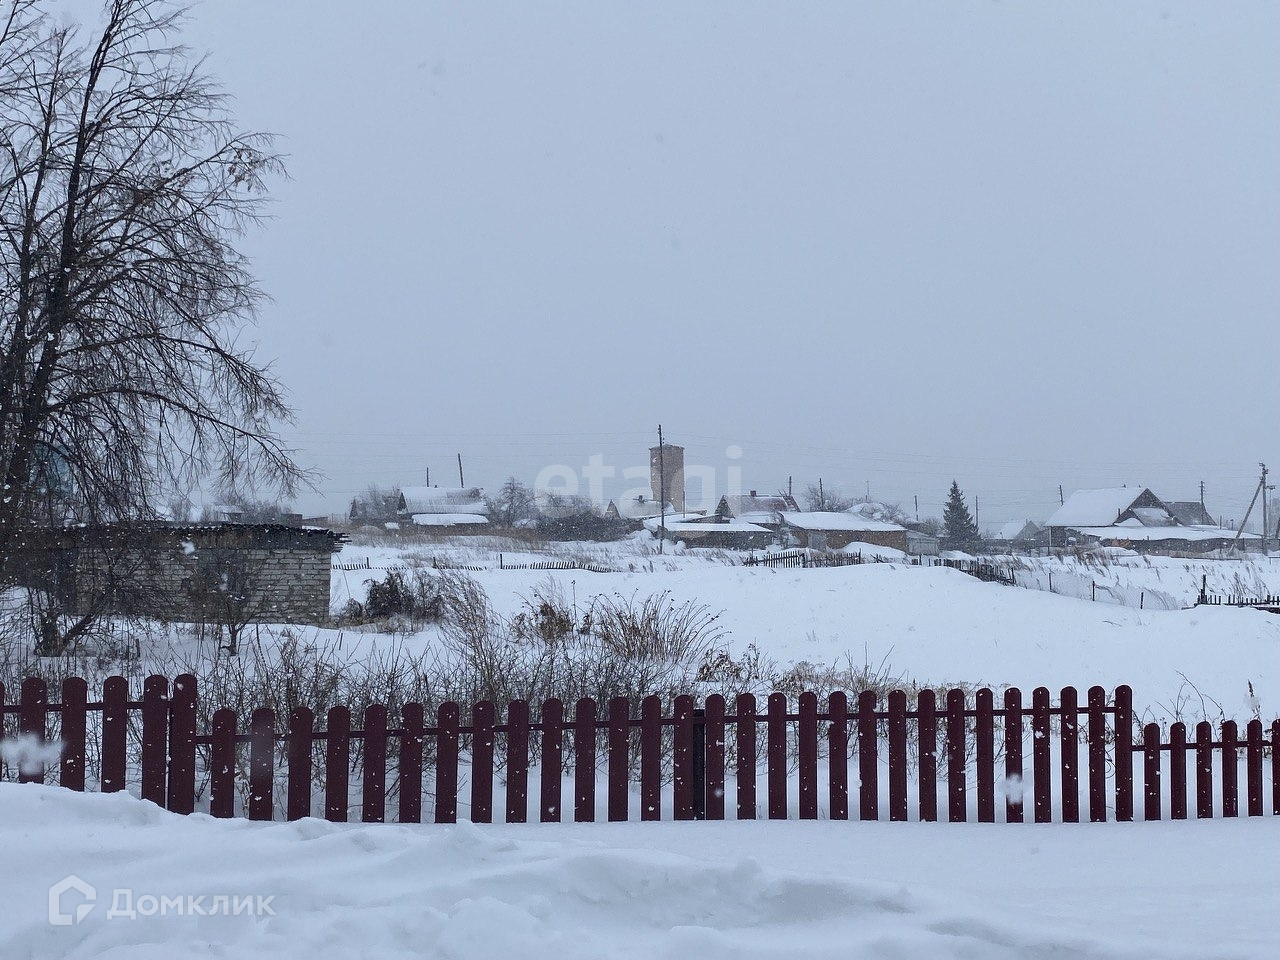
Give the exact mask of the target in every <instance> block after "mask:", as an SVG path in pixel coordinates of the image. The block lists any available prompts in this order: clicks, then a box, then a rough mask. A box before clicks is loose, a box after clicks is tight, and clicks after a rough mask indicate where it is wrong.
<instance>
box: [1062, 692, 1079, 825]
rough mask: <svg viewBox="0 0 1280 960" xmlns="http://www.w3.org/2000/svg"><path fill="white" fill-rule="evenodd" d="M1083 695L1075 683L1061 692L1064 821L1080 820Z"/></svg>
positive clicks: (1075, 821) (1076, 821)
mask: <svg viewBox="0 0 1280 960" xmlns="http://www.w3.org/2000/svg"><path fill="white" fill-rule="evenodd" d="M1079 711H1080V698H1079V696H1078V694H1077V693H1076V688H1075V687H1063V688H1062V692H1061V693H1060V694H1059V695H1058V718H1059V722H1058V731H1059V737H1058V749H1059V760H1060V773H1061V780H1062V822H1063V823H1079V822H1080V739H1079V737H1080V712H1079Z"/></svg>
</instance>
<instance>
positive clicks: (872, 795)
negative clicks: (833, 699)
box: [858, 690, 880, 820]
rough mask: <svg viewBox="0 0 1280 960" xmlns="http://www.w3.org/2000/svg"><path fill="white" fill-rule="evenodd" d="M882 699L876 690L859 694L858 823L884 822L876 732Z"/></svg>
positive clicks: (877, 733)
mask: <svg viewBox="0 0 1280 960" xmlns="http://www.w3.org/2000/svg"><path fill="white" fill-rule="evenodd" d="M878 705H879V699H878V698H877V697H876V692H875V691H874V690H863V691H862V692H861V693H859V694H858V779H859V780H860V781H861V783H859V785H858V819H859V820H879V819H880V786H879V783H878V776H879V772H880V768H879V760H878V749H877V748H878V745H879V731H878V730H877V729H876V707H877V706H878Z"/></svg>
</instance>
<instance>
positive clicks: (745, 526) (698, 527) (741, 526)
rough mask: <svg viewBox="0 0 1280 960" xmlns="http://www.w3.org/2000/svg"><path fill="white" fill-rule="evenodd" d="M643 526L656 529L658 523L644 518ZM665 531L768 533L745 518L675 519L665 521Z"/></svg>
mask: <svg viewBox="0 0 1280 960" xmlns="http://www.w3.org/2000/svg"><path fill="white" fill-rule="evenodd" d="M645 526H646V527H648V528H649V529H650V530H654V531H657V530H658V529H660V528H659V524H658V522H657V521H656V520H646V521H645ZM667 533H668V534H673V533H685V534H694V535H698V534H708V533H769V530H767V529H766V528H764V527H762V526H760V525H759V524H756V523H747V522H746V521H745V520H737V519H734V520H729V521H728V522H725V523H699V522H698V521H696V520H676V521H674V522H673V521H671V520H668V521H667Z"/></svg>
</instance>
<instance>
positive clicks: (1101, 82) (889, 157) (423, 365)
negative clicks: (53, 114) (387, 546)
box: [187, 0, 1280, 526]
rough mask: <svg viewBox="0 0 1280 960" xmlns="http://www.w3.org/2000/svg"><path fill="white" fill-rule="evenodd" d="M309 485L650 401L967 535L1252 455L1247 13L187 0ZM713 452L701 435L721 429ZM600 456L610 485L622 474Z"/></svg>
mask: <svg viewBox="0 0 1280 960" xmlns="http://www.w3.org/2000/svg"><path fill="white" fill-rule="evenodd" d="M187 39H188V40H189V42H190V43H192V44H193V45H194V46H195V47H196V48H198V49H202V50H207V51H208V52H209V54H210V57H209V64H210V68H211V69H212V71H213V72H215V73H216V74H217V75H219V76H220V77H221V78H222V80H223V81H224V83H225V85H226V87H227V88H228V89H229V91H230V92H231V93H233V94H234V95H235V96H236V97H237V100H238V104H237V108H236V109H237V113H238V115H239V118H240V120H241V121H242V123H243V124H244V125H246V126H248V127H252V128H257V129H266V130H271V131H274V132H276V133H278V134H280V136H281V138H282V139H281V143H280V145H281V148H282V150H283V151H284V152H285V153H286V154H288V157H289V159H288V167H289V171H290V174H291V177H292V179H291V180H290V181H288V182H285V183H280V184H278V185H277V187H276V190H275V196H276V198H277V202H276V204H275V207H274V215H275V216H276V218H277V219H276V220H275V222H274V223H273V224H271V225H270V227H269V228H268V229H267V230H265V231H264V232H261V233H259V234H255V235H254V236H252V237H251V238H249V239H248V241H247V249H248V250H249V252H250V253H251V254H252V256H253V257H254V260H255V262H256V265H257V271H258V274H259V276H260V278H261V281H262V284H263V286H264V287H265V289H266V290H267V292H268V293H269V294H270V295H271V296H272V297H273V298H274V302H273V303H272V304H271V305H270V306H269V307H268V308H267V309H266V310H265V312H264V314H263V316H262V318H261V325H260V327H259V328H258V330H257V331H256V332H255V334H254V335H255V336H256V337H257V338H258V340H259V343H260V347H259V355H260V357H262V358H263V359H268V358H270V359H274V360H275V362H276V370H277V371H278V373H279V375H280V377H281V378H282V379H283V380H284V382H285V383H286V384H287V386H288V388H289V390H290V392H291V395H292V399H293V403H294V405H295V407H296V409H297V415H298V419H297V425H296V429H292V430H290V432H289V436H290V437H291V438H292V439H293V440H294V441H295V443H296V446H297V448H298V452H299V456H300V459H301V460H302V461H303V462H304V463H306V464H308V465H313V466H315V467H317V468H319V469H320V470H321V471H323V473H324V474H325V475H326V479H325V480H323V481H322V483H321V492H322V493H323V494H324V498H323V499H321V498H320V497H319V496H318V495H317V496H308V497H305V498H304V499H303V500H302V502H301V503H300V506H301V507H302V508H303V509H305V510H306V511H308V512H324V511H340V510H343V509H344V508H345V506H346V503H347V501H348V500H349V498H350V496H351V495H352V493H353V492H354V491H355V490H357V489H360V488H363V487H364V486H365V485H366V484H368V483H370V482H378V483H381V484H395V483H402V484H409V483H421V482H423V480H424V476H425V472H426V470H427V469H428V468H430V470H431V472H432V477H431V478H432V481H433V482H440V483H445V482H453V481H454V480H456V476H457V464H456V460H455V455H456V454H457V453H459V452H461V453H462V455H463V462H464V466H465V470H466V480H467V482H468V484H473V483H477V484H485V485H488V486H497V485H498V484H500V483H501V481H502V479H503V478H504V477H505V476H507V475H508V474H515V475H517V476H519V477H520V478H521V479H524V480H525V481H527V482H532V481H533V480H534V478H535V477H536V476H537V475H538V473H539V471H541V470H542V469H543V468H545V467H548V466H550V465H553V464H565V465H567V466H571V467H574V468H575V469H579V470H580V469H581V467H582V466H583V465H584V464H587V463H588V458H589V457H590V456H591V455H593V454H601V455H602V456H603V458H604V463H605V464H606V465H612V466H614V467H615V468H616V469H617V470H618V471H619V477H620V476H621V469H622V468H624V467H627V466H638V465H644V464H646V462H647V452H646V451H647V447H648V446H649V445H650V444H651V443H652V442H653V441H654V438H655V432H656V428H657V425H658V424H659V423H661V424H662V425H663V427H664V429H665V432H666V436H667V438H668V439H669V440H671V441H674V442H677V443H681V442H683V443H684V444H685V445H686V446H687V448H688V452H687V457H688V459H689V460H692V461H696V462H700V463H704V464H707V465H709V466H711V467H714V468H715V469H716V470H717V471H718V475H720V476H727V474H726V473H724V471H725V468H726V467H728V466H730V465H733V466H738V467H740V468H741V471H742V478H743V479H742V483H743V486H744V487H754V488H760V489H776V488H777V487H779V486H781V485H785V484H786V482H787V478H788V476H792V477H794V478H795V483H796V484H797V487H799V486H800V485H802V484H803V483H807V482H809V481H810V480H813V479H816V478H817V477H818V476H822V477H823V478H824V479H825V481H826V482H827V483H829V484H832V485H834V486H838V487H843V488H844V489H845V490H846V491H847V492H849V493H853V494H858V495H861V494H863V493H865V492H866V491H867V489H868V488H869V490H870V492H871V494H872V495H873V496H875V497H876V498H878V499H886V500H890V501H899V502H902V503H903V504H904V505H905V506H907V507H908V509H909V510H911V509H913V497H915V496H918V497H919V499H920V512H921V515H927V514H936V513H938V512H939V511H940V504H941V502H942V500H943V498H944V496H945V494H946V489H947V486H948V485H949V483H950V481H951V479H952V477H955V478H956V479H958V480H959V481H960V485H961V486H962V487H963V488H964V489H965V491H966V493H968V494H970V495H974V494H976V495H977V496H978V497H979V501H980V517H981V519H982V520H983V524H984V526H985V525H987V523H988V522H995V521H998V520H1013V519H1023V518H1025V517H1032V518H1036V517H1039V518H1043V517H1044V516H1045V515H1047V513H1048V512H1049V511H1050V510H1051V509H1052V508H1053V507H1054V506H1056V504H1057V499H1058V493H1057V490H1058V485H1059V484H1062V485H1063V486H1064V487H1065V488H1066V491H1067V493H1068V494H1069V493H1070V491H1071V490H1072V489H1074V488H1076V487H1089V486H1110V485H1119V484H1122V483H1127V484H1130V485H1134V484H1139V485H1149V486H1152V487H1153V488H1154V489H1155V490H1156V492H1157V493H1158V494H1159V495H1161V496H1163V497H1166V498H1169V499H1194V498H1196V497H1197V496H1198V495H1199V487H1198V484H1199V481H1200V480H1204V481H1205V482H1206V484H1207V491H1208V492H1207V501H1208V505H1209V508H1210V510H1211V511H1213V512H1214V513H1215V514H1219V513H1220V514H1222V515H1224V517H1236V518H1238V517H1240V516H1241V515H1242V513H1243V508H1244V504H1245V503H1246V502H1247V500H1248V498H1249V495H1250V494H1251V492H1252V484H1253V483H1254V482H1255V478H1256V475H1257V462H1258V461H1259V460H1262V459H1267V458H1271V459H1273V460H1274V461H1275V462H1274V463H1272V464H1271V465H1272V466H1273V467H1275V468H1277V469H1278V470H1280V442H1277V440H1278V436H1277V423H1276V415H1277V411H1278V410H1280V403H1278V402H1277V401H1278V400H1280V379H1278V376H1277V374H1278V372H1280V350H1278V349H1277V343H1276V340H1277V336H1276V329H1277V324H1276V321H1277V313H1278V310H1277V308H1278V307H1280V176H1278V175H1277V171H1280V5H1278V4H1276V3H1274V2H1270V0H1268V2H1246V3H1231V4H1204V3H1178V2H1164V3H1139V2H1126V3H1122V4H1117V3H1114V2H1100V3H1080V2H1072V3H1066V2H1061V3H1030V4H1029V3H1011V2H990V0H979V2H956V0H947V2H891V3H889V2H876V3H852V2H840V3H830V4H827V3H786V4H783V3H743V2H732V3H728V2H725V3H711V2H693V3H690V2H679V3H644V4H635V3H625V4H623V3H617V4H611V3H602V2H599V0H592V2H586V3H564V2H555V3H539V4H529V3H507V4H495V3H489V4H480V3H466V4H461V3H448V4H444V3H430V2H424V0H381V2H378V0H365V2H362V3H360V4H353V3H350V2H334V0H206V2H205V3H204V4H203V5H201V6H199V7H198V8H197V10H196V17H195V20H194V22H193V23H192V24H191V27H190V29H189V31H188V37H187ZM731 445H737V446H740V447H741V448H742V451H743V453H742V456H741V458H740V459H738V460H730V459H729V458H727V457H726V454H725V451H726V449H727V448H728V447H730V446H731ZM634 486H635V484H634V482H631V483H628V482H625V481H623V480H621V479H619V480H618V482H617V483H616V484H615V485H614V486H612V487H610V488H609V492H611V493H612V492H619V491H621V490H622V489H625V488H628V487H634Z"/></svg>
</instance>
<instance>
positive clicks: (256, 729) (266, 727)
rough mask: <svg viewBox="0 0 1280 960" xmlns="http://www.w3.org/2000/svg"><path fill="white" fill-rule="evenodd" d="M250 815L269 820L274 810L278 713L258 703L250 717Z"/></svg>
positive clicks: (254, 818)
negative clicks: (273, 793)
mask: <svg viewBox="0 0 1280 960" xmlns="http://www.w3.org/2000/svg"><path fill="white" fill-rule="evenodd" d="M249 733H250V736H251V737H252V739H251V740H250V741H249V819H250V820H270V819H272V814H273V812H274V802H273V801H274V798H273V796H272V792H273V790H274V788H275V754H276V714H275V711H274V710H272V709H271V708H270V707H259V708H258V709H257V710H255V711H253V715H252V716H251V717H250V719H249Z"/></svg>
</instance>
